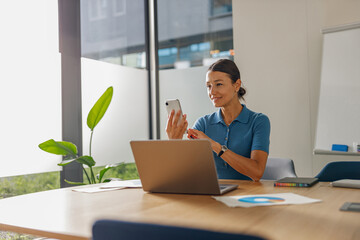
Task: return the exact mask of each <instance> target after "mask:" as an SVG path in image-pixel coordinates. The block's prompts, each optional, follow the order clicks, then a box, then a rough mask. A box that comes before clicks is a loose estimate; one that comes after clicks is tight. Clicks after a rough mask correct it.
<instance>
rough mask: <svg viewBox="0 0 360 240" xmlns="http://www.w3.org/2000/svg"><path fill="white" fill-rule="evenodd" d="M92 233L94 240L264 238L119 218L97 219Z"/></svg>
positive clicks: (235, 239)
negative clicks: (127, 220) (118, 219)
mask: <svg viewBox="0 0 360 240" xmlns="http://www.w3.org/2000/svg"><path fill="white" fill-rule="evenodd" d="M92 234H93V237H92V239H93V240H180V239H183V240H215V239H218V240H225V239H226V240H264V239H263V238H261V237H256V236H250V235H245V234H231V233H223V232H213V231H207V230H200V229H194V228H184V227H174V226H165V225H157V224H148V223H136V222H125V221H117V220H98V221H96V222H95V223H94V225H93V228H92Z"/></svg>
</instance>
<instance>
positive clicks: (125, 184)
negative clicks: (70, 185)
mask: <svg viewBox="0 0 360 240" xmlns="http://www.w3.org/2000/svg"><path fill="white" fill-rule="evenodd" d="M141 187H142V185H141V182H140V179H134V180H125V181H117V180H116V181H111V182H108V183H104V184H102V185H100V186H99V185H97V186H91V185H89V187H86V188H84V187H83V188H75V189H73V191H75V192H85V193H96V192H106V191H113V190H119V189H123V188H141Z"/></svg>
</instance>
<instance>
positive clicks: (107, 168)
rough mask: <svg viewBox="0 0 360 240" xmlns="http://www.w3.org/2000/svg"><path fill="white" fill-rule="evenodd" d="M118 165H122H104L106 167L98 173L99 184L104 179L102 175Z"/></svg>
mask: <svg viewBox="0 0 360 240" xmlns="http://www.w3.org/2000/svg"><path fill="white" fill-rule="evenodd" d="M120 164H122V163H115V164H110V165H106V167H105V168H103V169H102V170H101V171H100V173H99V177H98V179H99V182H101V180H102V178H103V177H104V175H105V173H106V172H107V171H109V170H110V169H112V168H115V167H117V166H119V165H120Z"/></svg>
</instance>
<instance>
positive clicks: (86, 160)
mask: <svg viewBox="0 0 360 240" xmlns="http://www.w3.org/2000/svg"><path fill="white" fill-rule="evenodd" d="M76 161H77V162H79V163H81V164H85V165H86V166H88V167H92V166H95V161H94V159H93V158H92V157H91V156H86V155H85V156H81V157H78V158H77V159H76Z"/></svg>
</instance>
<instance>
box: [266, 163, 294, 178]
mask: <svg viewBox="0 0 360 240" xmlns="http://www.w3.org/2000/svg"><path fill="white" fill-rule="evenodd" d="M284 177H297V175H296V173H295V165H294V162H293V160H291V159H290V158H268V160H267V162H266V167H265V171H264V174H263V176H262V178H261V179H263V180H279V179H281V178H284Z"/></svg>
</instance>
